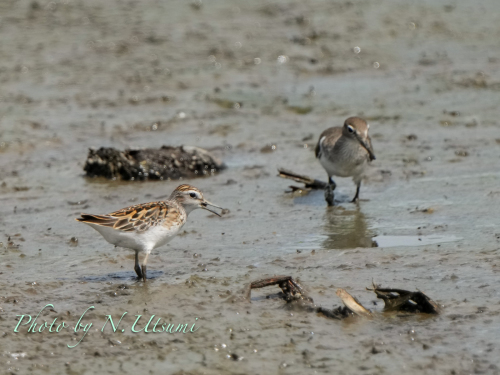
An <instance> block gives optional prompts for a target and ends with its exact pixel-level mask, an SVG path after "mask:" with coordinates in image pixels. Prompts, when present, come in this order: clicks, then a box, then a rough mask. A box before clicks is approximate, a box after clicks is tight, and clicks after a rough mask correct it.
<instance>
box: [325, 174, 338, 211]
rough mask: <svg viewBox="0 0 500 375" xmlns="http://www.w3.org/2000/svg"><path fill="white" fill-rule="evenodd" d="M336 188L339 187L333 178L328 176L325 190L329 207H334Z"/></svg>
mask: <svg viewBox="0 0 500 375" xmlns="http://www.w3.org/2000/svg"><path fill="white" fill-rule="evenodd" d="M336 187H337V185H336V184H335V182H334V181H333V179H332V178H331V176H328V185H327V186H326V188H325V200H326V203H328V205H329V206H333V200H334V198H335V195H334V194H333V191H334V190H335V188H336Z"/></svg>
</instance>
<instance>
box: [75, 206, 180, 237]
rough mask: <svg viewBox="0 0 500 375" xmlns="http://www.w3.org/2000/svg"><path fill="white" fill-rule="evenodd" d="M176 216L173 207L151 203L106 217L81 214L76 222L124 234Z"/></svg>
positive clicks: (176, 213)
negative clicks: (103, 227)
mask: <svg viewBox="0 0 500 375" xmlns="http://www.w3.org/2000/svg"><path fill="white" fill-rule="evenodd" d="M178 214H179V211H178V209H177V208H176V207H174V206H169V205H168V204H167V203H165V202H151V203H143V204H138V205H135V206H130V207H126V208H122V209H121V210H118V211H115V212H112V213H110V214H107V215H92V214H82V215H81V217H79V218H77V219H76V220H78V221H81V222H84V223H89V224H97V225H102V226H105V227H112V228H114V229H117V230H121V231H125V232H132V231H138V232H142V231H145V230H146V229H148V228H149V227H152V226H155V225H158V224H160V223H162V222H163V221H164V220H165V218H166V217H167V216H169V217H172V216H177V215H178Z"/></svg>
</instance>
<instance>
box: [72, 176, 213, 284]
mask: <svg viewBox="0 0 500 375" xmlns="http://www.w3.org/2000/svg"><path fill="white" fill-rule="evenodd" d="M208 206H212V207H216V208H221V207H219V206H216V205H215V204H212V203H210V202H209V201H207V200H206V199H205V198H203V194H202V193H201V191H200V190H198V189H197V188H195V187H194V186H191V185H180V186H179V187H177V189H175V190H174V191H173V192H172V194H171V195H170V197H169V198H168V199H167V200H165V201H158V202H150V203H143V204H138V205H135V206H130V207H126V208H122V209H121V210H118V211H115V212H112V213H110V214H107V215H92V214H81V217H79V218H77V219H76V220H78V221H81V222H82V223H85V224H88V225H90V226H91V227H92V228H94V229H95V230H97V231H98V232H99V233H100V234H101V235H102V236H103V237H104V239H105V240H106V241H108V242H109V243H111V244H113V245H116V246H120V247H125V248H128V249H132V250H134V251H135V267H134V270H135V272H136V273H137V276H138V278H139V279H141V278H142V279H143V281H146V264H147V261H148V256H149V254H150V253H151V251H152V250H153V249H156V248H157V247H160V246H163V245H165V244H166V243H168V242H169V241H170V240H171V239H172V238H174V237H175V235H176V234H177V233H179V231H180V230H181V228H182V227H183V226H184V224H186V221H187V217H188V215H189V213H190V212H191V211H193V210H195V209H197V208H203V209H204V210H207V211H210V212H212V213H214V214H216V215H218V216H220V215H219V214H218V213H217V212H215V211H213V210H211V209H210V208H208ZM140 251H142V252H144V253H145V256H144V259H143V261H142V268H141V267H140V266H139V252H140Z"/></svg>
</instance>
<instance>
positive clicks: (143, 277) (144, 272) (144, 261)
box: [142, 253, 149, 281]
mask: <svg viewBox="0 0 500 375" xmlns="http://www.w3.org/2000/svg"><path fill="white" fill-rule="evenodd" d="M148 256H149V253H146V256H145V257H144V260H143V261H142V281H146V264H147V262H148Z"/></svg>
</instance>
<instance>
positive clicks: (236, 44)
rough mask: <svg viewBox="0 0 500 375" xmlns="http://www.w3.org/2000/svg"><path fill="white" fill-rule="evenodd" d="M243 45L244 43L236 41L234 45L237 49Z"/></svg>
mask: <svg viewBox="0 0 500 375" xmlns="http://www.w3.org/2000/svg"><path fill="white" fill-rule="evenodd" d="M242 46H243V45H242V44H241V42H236V43H234V47H235V48H236V49H240V48H241V47H242Z"/></svg>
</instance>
